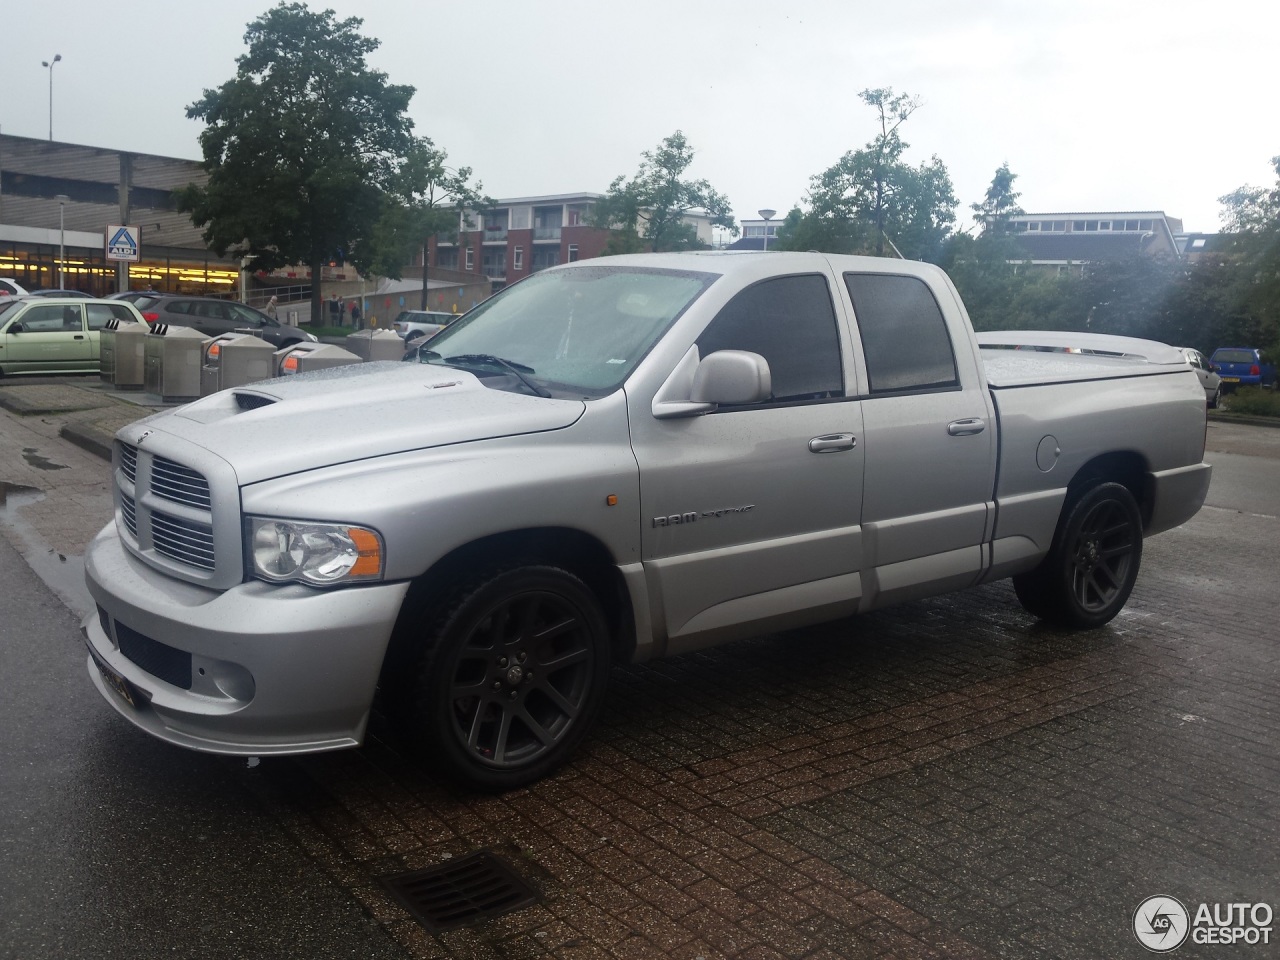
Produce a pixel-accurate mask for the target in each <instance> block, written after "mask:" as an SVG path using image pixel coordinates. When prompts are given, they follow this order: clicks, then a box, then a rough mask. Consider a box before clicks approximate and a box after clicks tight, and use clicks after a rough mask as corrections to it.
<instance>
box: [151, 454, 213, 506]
mask: <svg viewBox="0 0 1280 960" xmlns="http://www.w3.org/2000/svg"><path fill="white" fill-rule="evenodd" d="M151 492H152V493H154V494H155V495H156V496H157V497H164V499H166V500H172V501H173V502H174V503H185V504H187V505H188V506H192V507H199V508H200V509H202V510H208V509H209V506H210V501H209V481H208V480H206V479H205V478H204V477H203V476H201V474H199V473H198V472H196V471H195V470H192V469H191V468H190V467H184V466H183V465H182V464H180V463H174V462H173V461H172V460H167V459H165V458H164V457H154V458H153V459H152V461H151Z"/></svg>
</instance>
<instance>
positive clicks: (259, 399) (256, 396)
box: [235, 393, 276, 410]
mask: <svg viewBox="0 0 1280 960" xmlns="http://www.w3.org/2000/svg"><path fill="white" fill-rule="evenodd" d="M235 398H236V406H237V407H239V408H240V409H241V410H257V409H258V408H259V407H269V406H271V404H273V403H275V402H276V398H275V397H266V396H263V395H262V394H260V393H237V394H236V395H235Z"/></svg>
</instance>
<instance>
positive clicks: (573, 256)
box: [568, 243, 578, 263]
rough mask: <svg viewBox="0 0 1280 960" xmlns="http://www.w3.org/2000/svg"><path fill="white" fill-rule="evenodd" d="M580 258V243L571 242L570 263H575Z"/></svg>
mask: <svg viewBox="0 0 1280 960" xmlns="http://www.w3.org/2000/svg"><path fill="white" fill-rule="evenodd" d="M577 259H578V245H577V244H576V243H571V244H569V260H568V262H569V263H573V262H574V261H576V260H577Z"/></svg>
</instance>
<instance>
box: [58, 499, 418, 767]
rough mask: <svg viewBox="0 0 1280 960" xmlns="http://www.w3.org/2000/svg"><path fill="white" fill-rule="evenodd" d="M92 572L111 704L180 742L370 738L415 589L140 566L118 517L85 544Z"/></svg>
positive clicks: (313, 744) (95, 637) (230, 750)
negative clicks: (233, 579) (405, 604)
mask: <svg viewBox="0 0 1280 960" xmlns="http://www.w3.org/2000/svg"><path fill="white" fill-rule="evenodd" d="M85 579H86V581H87V583H88V587H89V592H90V594H92V596H93V598H94V600H95V601H96V602H97V605H98V613H97V614H95V615H91V616H90V617H88V618H87V619H86V620H85V622H84V625H83V631H84V635H85V642H86V644H87V645H88V647H89V651H90V656H89V657H88V662H87V666H88V669H89V674H90V676H91V678H92V679H93V682H94V685H95V686H96V687H97V688H98V691H99V692H100V693H101V694H102V695H103V697H104V698H105V699H106V700H107V702H108V703H110V704H111V705H112V706H113V707H115V708H116V710H118V711H119V712H120V713H121V715H123V716H124V717H125V718H126V719H128V720H129V721H130V722H131V723H133V724H135V725H136V726H138V727H141V728H142V729H143V730H146V731H147V732H148V733H150V734H153V735H154V736H156V737H159V738H160V739H161V740H165V741H168V742H169V743H173V744H177V745H179V746H183V747H190V748H192V749H195V750H202V751H206V752H209V753H226V754H237V755H253V756H258V755H267V754H284V753H311V752H315V751H320V750H337V749H341V748H343V747H354V746H358V745H359V744H360V742H361V740H362V738H363V736H364V729H365V725H366V723H367V722H368V719H369V708H370V705H371V703H372V701H373V694H374V690H375V688H376V686H377V682H378V673H379V670H380V669H381V667H382V659H383V655H384V653H385V652H386V647H387V641H388V640H389V638H390V636H391V630H392V627H393V626H394V625H395V622H396V617H397V615H398V614H399V611H400V605H401V602H402V601H403V599H404V595H405V592H406V591H407V589H408V584H407V583H405V582H400V583H383V584H373V585H370V586H361V587H350V588H345V589H337V590H316V589H312V588H310V587H304V586H301V585H297V584H286V585H273V584H268V583H263V582H258V581H251V582H249V583H243V584H239V585H238V586H235V587H233V588H232V589H230V590H226V591H217V590H209V589H207V588H205V587H201V586H197V585H194V584H190V583H185V582H183V581H180V580H175V579H173V578H171V577H168V576H165V575H164V574H162V573H160V572H159V571H156V570H154V569H152V568H151V567H149V566H147V565H146V564H144V563H142V562H141V561H139V560H138V559H137V558H135V557H134V556H133V555H132V554H130V553H129V552H128V551H127V550H126V549H125V548H124V545H123V544H122V543H121V542H120V537H119V535H118V534H117V532H116V528H115V525H114V524H111V525H109V526H107V527H106V528H105V529H103V530H102V532H101V533H99V534H98V536H97V537H96V538H95V539H94V541H93V542H92V543H91V544H90V545H89V549H88V550H87V551H86V552H85ZM95 660H96V661H99V662H100V664H101V667H105V668H106V670H107V672H108V673H109V674H115V675H116V676H117V677H119V678H122V679H123V681H124V689H125V690H126V691H127V692H129V693H130V694H131V695H132V696H131V699H132V700H133V702H134V705H130V703H129V702H127V701H126V699H125V698H124V697H123V696H121V694H120V693H119V692H118V690H119V689H120V688H119V686H118V685H116V684H114V683H112V682H111V681H110V680H108V679H106V678H105V677H104V673H103V670H102V669H101V668H100V665H99V663H95ZM157 674H158V675H157ZM162 677H163V679H162Z"/></svg>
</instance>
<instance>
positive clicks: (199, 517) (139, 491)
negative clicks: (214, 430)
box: [115, 435, 244, 587]
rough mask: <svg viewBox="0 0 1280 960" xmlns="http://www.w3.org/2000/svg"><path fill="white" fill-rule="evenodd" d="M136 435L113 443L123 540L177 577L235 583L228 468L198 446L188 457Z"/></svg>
mask: <svg viewBox="0 0 1280 960" xmlns="http://www.w3.org/2000/svg"><path fill="white" fill-rule="evenodd" d="M144 439H146V440H148V442H147V443H145V444H144V445H141V444H129V443H126V442H124V441H123V440H121V441H120V445H119V451H118V459H117V463H118V465H119V468H118V469H117V471H116V475H115V479H116V484H117V487H118V490H117V497H116V502H117V508H118V511H119V512H118V514H117V526H118V528H119V530H120V534H121V538H122V539H123V541H124V543H125V546H126V547H127V548H128V549H129V550H130V551H131V552H132V553H134V554H136V555H137V556H138V557H139V558H141V559H142V560H144V561H145V562H147V563H148V564H150V565H151V566H153V567H157V568H159V569H162V570H164V571H166V572H167V573H169V574H170V575H172V576H175V577H178V578H180V579H184V580H189V581H191V582H193V583H200V584H207V585H210V586H214V585H220V586H222V587H229V586H231V585H233V584H235V583H239V582H240V581H241V579H242V578H243V575H244V566H243V559H242V557H241V553H240V518H239V510H238V507H239V495H238V494H239V491H238V488H237V485H236V483H235V478H234V474H232V473H230V471H229V470H228V469H227V468H226V466H225V463H224V462H223V461H221V460H218V459H217V458H215V457H211V456H209V455H208V454H207V453H205V452H204V451H200V450H198V449H197V450H194V451H192V452H191V454H190V456H191V459H188V458H187V456H186V455H185V454H186V453H187V451H186V450H185V448H181V447H180V448H178V455H176V456H174V455H172V451H173V450H174V447H173V446H172V445H170V446H169V447H168V448H166V447H164V446H163V445H162V444H163V442H164V441H163V439H160V438H150V439H149V438H148V436H147V435H144ZM153 447H155V448H156V449H152V448H153ZM161 451H163V453H164V454H171V455H170V456H164V455H162V453H161ZM189 464H193V465H189ZM219 558H221V565H220V564H219Z"/></svg>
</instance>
